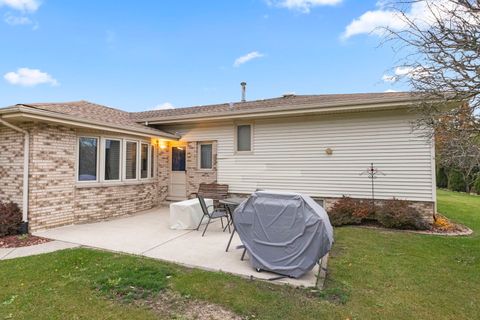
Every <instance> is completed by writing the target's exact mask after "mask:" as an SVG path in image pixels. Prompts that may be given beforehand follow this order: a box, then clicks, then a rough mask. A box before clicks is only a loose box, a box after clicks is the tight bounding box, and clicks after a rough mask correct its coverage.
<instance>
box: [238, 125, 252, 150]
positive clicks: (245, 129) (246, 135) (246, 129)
mask: <svg viewBox="0 0 480 320" xmlns="http://www.w3.org/2000/svg"><path fill="white" fill-rule="evenodd" d="M236 135H237V141H236V144H237V151H239V152H245V151H247V152H248V151H252V125H250V124H242V125H237V132H236Z"/></svg>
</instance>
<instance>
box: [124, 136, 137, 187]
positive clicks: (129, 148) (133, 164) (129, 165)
mask: <svg viewBox="0 0 480 320" xmlns="http://www.w3.org/2000/svg"><path fill="white" fill-rule="evenodd" d="M137 144H138V143H137V142H134V141H126V143H125V179H127V180H129V179H130V180H131V179H136V178H137Z"/></svg>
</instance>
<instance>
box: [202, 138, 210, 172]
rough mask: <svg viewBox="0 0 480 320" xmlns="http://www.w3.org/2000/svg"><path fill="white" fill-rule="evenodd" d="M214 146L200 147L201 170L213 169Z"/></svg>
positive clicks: (203, 145) (204, 145)
mask: <svg viewBox="0 0 480 320" xmlns="http://www.w3.org/2000/svg"><path fill="white" fill-rule="evenodd" d="M212 163H213V161H212V144H201V145H200V169H212Z"/></svg>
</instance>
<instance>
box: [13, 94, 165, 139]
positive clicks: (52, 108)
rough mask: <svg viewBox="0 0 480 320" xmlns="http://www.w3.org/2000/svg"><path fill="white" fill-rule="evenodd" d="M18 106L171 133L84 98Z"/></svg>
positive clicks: (155, 131)
mask: <svg viewBox="0 0 480 320" xmlns="http://www.w3.org/2000/svg"><path fill="white" fill-rule="evenodd" d="M18 106H24V107H28V108H34V109H38V110H43V111H49V112H54V113H58V114H61V115H67V116H73V117H78V118H79V120H85V121H94V122H99V123H104V124H105V125H111V126H114V127H121V128H124V129H129V130H133V131H136V130H137V131H142V132H146V131H147V132H151V133H152V134H160V135H167V136H170V135H171V134H168V133H165V132H163V131H161V130H158V129H154V128H150V127H148V126H145V125H143V124H140V123H138V122H136V121H135V120H134V119H133V118H132V117H131V114H130V113H129V112H126V111H122V110H119V109H114V108H110V107H107V106H103V105H99V104H95V103H91V102H88V101H84V100H81V101H73V102H59V103H27V104H19V105H18Z"/></svg>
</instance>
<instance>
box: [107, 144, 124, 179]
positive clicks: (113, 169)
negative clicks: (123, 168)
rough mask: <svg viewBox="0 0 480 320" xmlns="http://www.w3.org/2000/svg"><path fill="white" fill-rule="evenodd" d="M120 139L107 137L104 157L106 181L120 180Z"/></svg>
mask: <svg viewBox="0 0 480 320" xmlns="http://www.w3.org/2000/svg"><path fill="white" fill-rule="evenodd" d="M120 146H121V141H120V140H113V139H105V145H104V159H105V166H104V170H105V176H104V180H105V181H119V180H120V155H121V153H120V148H121V147H120Z"/></svg>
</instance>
